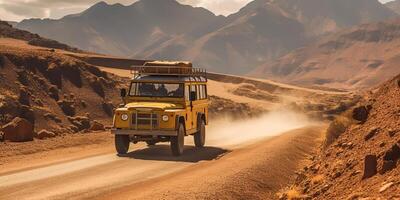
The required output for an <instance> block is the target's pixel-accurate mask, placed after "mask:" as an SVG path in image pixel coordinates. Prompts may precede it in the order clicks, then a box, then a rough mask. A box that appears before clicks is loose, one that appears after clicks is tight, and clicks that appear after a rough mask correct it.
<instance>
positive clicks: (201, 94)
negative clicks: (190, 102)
mask: <svg viewBox="0 0 400 200" xmlns="http://www.w3.org/2000/svg"><path fill="white" fill-rule="evenodd" d="M199 87H200V97H199V99H204V88H203V85H199Z"/></svg>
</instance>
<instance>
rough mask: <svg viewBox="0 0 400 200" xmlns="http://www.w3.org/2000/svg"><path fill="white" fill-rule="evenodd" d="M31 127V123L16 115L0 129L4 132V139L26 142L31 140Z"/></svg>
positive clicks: (32, 133)
mask: <svg viewBox="0 0 400 200" xmlns="http://www.w3.org/2000/svg"><path fill="white" fill-rule="evenodd" d="M33 129H34V127H33V124H32V123H30V122H29V121H28V120H26V119H22V118H19V117H16V118H14V120H12V121H11V122H10V123H8V124H6V125H5V126H3V128H2V129H1V131H2V132H4V138H3V139H4V140H8V141H11V142H26V141H32V140H33V136H34V130H33Z"/></svg>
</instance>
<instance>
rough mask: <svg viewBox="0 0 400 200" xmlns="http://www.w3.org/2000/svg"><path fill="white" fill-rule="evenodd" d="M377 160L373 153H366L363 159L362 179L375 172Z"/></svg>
mask: <svg viewBox="0 0 400 200" xmlns="http://www.w3.org/2000/svg"><path fill="white" fill-rule="evenodd" d="M377 166H378V161H377V157H376V156H375V155H367V156H365V159H364V174H363V177H362V179H367V178H370V177H372V176H374V175H375V174H376V173H377Z"/></svg>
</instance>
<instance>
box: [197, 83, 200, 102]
mask: <svg viewBox="0 0 400 200" xmlns="http://www.w3.org/2000/svg"><path fill="white" fill-rule="evenodd" d="M196 88H197V99H196V100H200V99H201V95H200V85H196Z"/></svg>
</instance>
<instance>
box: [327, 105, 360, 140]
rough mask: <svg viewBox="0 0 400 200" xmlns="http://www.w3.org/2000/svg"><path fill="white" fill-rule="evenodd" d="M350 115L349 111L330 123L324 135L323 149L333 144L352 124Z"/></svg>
mask: <svg viewBox="0 0 400 200" xmlns="http://www.w3.org/2000/svg"><path fill="white" fill-rule="evenodd" d="M351 115H352V112H351V110H349V111H346V112H345V113H344V114H343V115H340V116H338V117H336V119H335V120H333V122H331V124H330V125H329V127H328V129H327V130H326V134H325V143H324V146H325V147H327V146H329V145H331V144H332V143H333V142H335V140H336V139H337V138H339V137H340V136H341V135H342V134H343V133H344V132H345V131H346V130H347V128H348V127H349V126H350V125H352V124H353V123H354V120H353V119H352V118H351Z"/></svg>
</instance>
